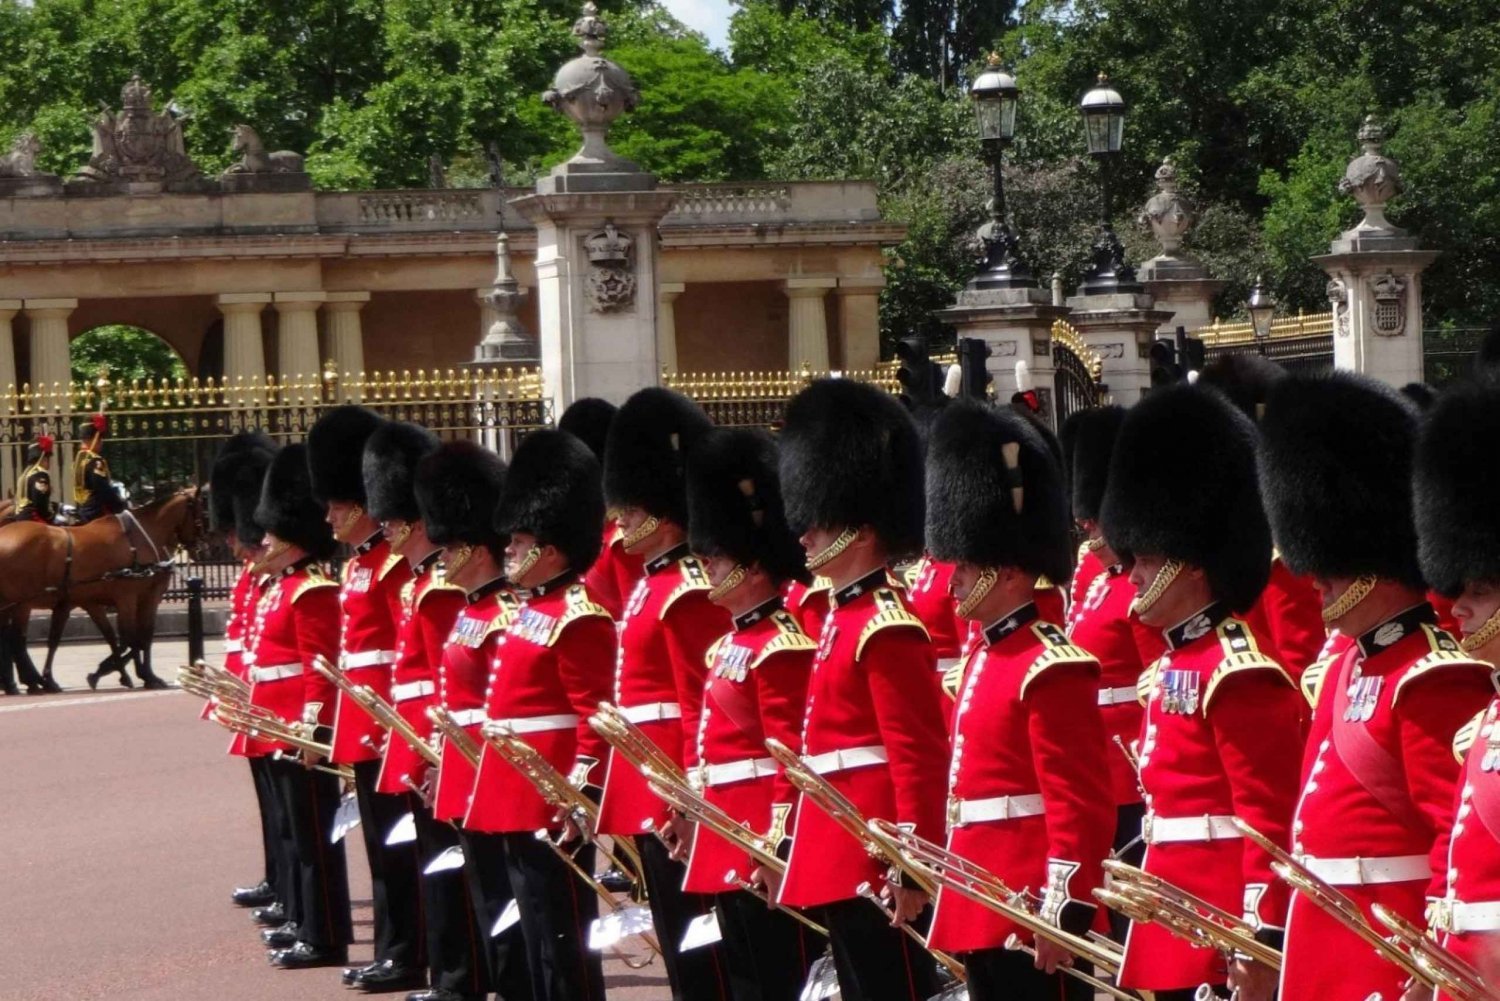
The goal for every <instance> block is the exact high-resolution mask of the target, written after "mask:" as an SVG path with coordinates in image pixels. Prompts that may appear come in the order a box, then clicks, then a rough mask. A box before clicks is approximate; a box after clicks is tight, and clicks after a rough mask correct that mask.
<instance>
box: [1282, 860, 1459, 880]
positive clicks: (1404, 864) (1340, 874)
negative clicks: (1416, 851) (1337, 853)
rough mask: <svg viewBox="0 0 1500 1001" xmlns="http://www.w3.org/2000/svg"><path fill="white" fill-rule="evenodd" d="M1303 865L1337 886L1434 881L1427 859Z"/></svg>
mask: <svg viewBox="0 0 1500 1001" xmlns="http://www.w3.org/2000/svg"><path fill="white" fill-rule="evenodd" d="M1299 861H1300V862H1301V863H1302V864H1303V865H1305V866H1307V868H1308V869H1309V870H1310V871H1311V872H1312V874H1313V875H1314V876H1317V877H1318V878H1319V879H1321V880H1323V882H1325V883H1331V884H1333V885H1334V886H1368V885H1370V884H1373V883H1410V882H1414V881H1415V880H1419V879H1431V878H1432V866H1431V864H1430V863H1429V862H1428V861H1427V856H1426V855H1390V856H1387V857H1385V858H1311V857H1309V856H1306V855H1304V856H1302V857H1301V858H1300V859H1299Z"/></svg>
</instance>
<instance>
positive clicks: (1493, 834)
mask: <svg viewBox="0 0 1500 1001" xmlns="http://www.w3.org/2000/svg"><path fill="white" fill-rule="evenodd" d="M1497 720H1500V698H1496V699H1492V700H1491V701H1490V704H1489V706H1488V707H1487V708H1486V709H1485V710H1484V712H1482V713H1480V714H1479V715H1478V716H1477V717H1475V718H1474V719H1473V720H1472V721H1470V722H1469V723H1468V724H1466V725H1465V726H1464V727H1463V728H1462V729H1461V730H1459V733H1458V736H1457V738H1455V740H1454V742H1453V747H1454V754H1455V756H1456V757H1458V758H1459V759H1460V760H1462V762H1463V771H1462V781H1461V782H1460V783H1459V789H1458V796H1457V797H1456V798H1457V812H1456V814H1455V819H1454V823H1453V829H1452V835H1451V837H1450V838H1449V840H1448V860H1447V861H1448V864H1447V871H1446V873H1445V874H1444V875H1445V880H1446V884H1447V892H1446V893H1445V894H1444V896H1443V898H1442V900H1441V901H1439V902H1438V903H1437V905H1436V906H1435V907H1434V908H1433V913H1432V915H1431V916H1432V919H1433V920H1432V924H1433V927H1434V928H1436V929H1437V930H1438V931H1439V932H1440V935H1441V938H1440V940H1441V942H1442V943H1443V945H1445V946H1447V947H1448V948H1449V949H1451V950H1453V951H1454V952H1456V953H1458V955H1459V956H1461V957H1463V958H1464V959H1465V960H1467V961H1468V962H1469V963H1470V965H1472V966H1475V967H1477V968H1479V970H1480V971H1481V972H1483V973H1484V974H1485V975H1486V976H1487V977H1489V978H1491V982H1494V980H1493V978H1494V977H1495V974H1496V973H1497V972H1500V970H1497V969H1496V958H1497V957H1500V722H1497ZM1442 997H1444V998H1446V997H1447V995H1442Z"/></svg>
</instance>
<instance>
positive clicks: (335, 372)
mask: <svg viewBox="0 0 1500 1001" xmlns="http://www.w3.org/2000/svg"><path fill="white" fill-rule="evenodd" d="M338 391H339V363H338V362H336V361H334V360H333V359H332V358H329V359H328V360H326V361H325V362H323V395H324V398H325V399H329V400H336V399H338Z"/></svg>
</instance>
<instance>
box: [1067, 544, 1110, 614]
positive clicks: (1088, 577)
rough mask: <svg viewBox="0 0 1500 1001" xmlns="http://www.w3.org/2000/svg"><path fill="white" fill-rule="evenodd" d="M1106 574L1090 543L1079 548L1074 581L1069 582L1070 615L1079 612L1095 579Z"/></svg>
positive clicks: (1074, 569)
mask: <svg viewBox="0 0 1500 1001" xmlns="http://www.w3.org/2000/svg"><path fill="white" fill-rule="evenodd" d="M1103 572H1104V564H1103V562H1101V561H1100V559H1099V556H1098V554H1097V553H1096V552H1095V551H1094V550H1093V549H1090V548H1089V546H1088V543H1084V544H1083V545H1081V546H1079V547H1078V559H1077V561H1076V563H1075V564H1074V567H1073V579H1072V580H1071V581H1069V582H1068V613H1069V614H1072V613H1073V612H1075V611H1077V609H1078V606H1079V604H1080V603H1081V602H1082V601H1083V598H1084V595H1086V594H1088V590H1089V585H1090V584H1092V583H1093V582H1094V578H1095V577H1098V576H1099V575H1100V574H1102V573H1103Z"/></svg>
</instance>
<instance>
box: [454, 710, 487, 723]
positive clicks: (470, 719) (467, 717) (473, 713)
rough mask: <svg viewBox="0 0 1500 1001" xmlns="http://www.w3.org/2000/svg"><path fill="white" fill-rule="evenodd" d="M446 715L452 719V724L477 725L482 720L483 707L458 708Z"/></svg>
mask: <svg viewBox="0 0 1500 1001" xmlns="http://www.w3.org/2000/svg"><path fill="white" fill-rule="evenodd" d="M448 715H449V716H450V717H451V718H452V719H453V724H454V726H479V725H480V724H482V723H483V722H484V710H483V709H460V710H459V711H458V712H456V713H449V714H448Z"/></svg>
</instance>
